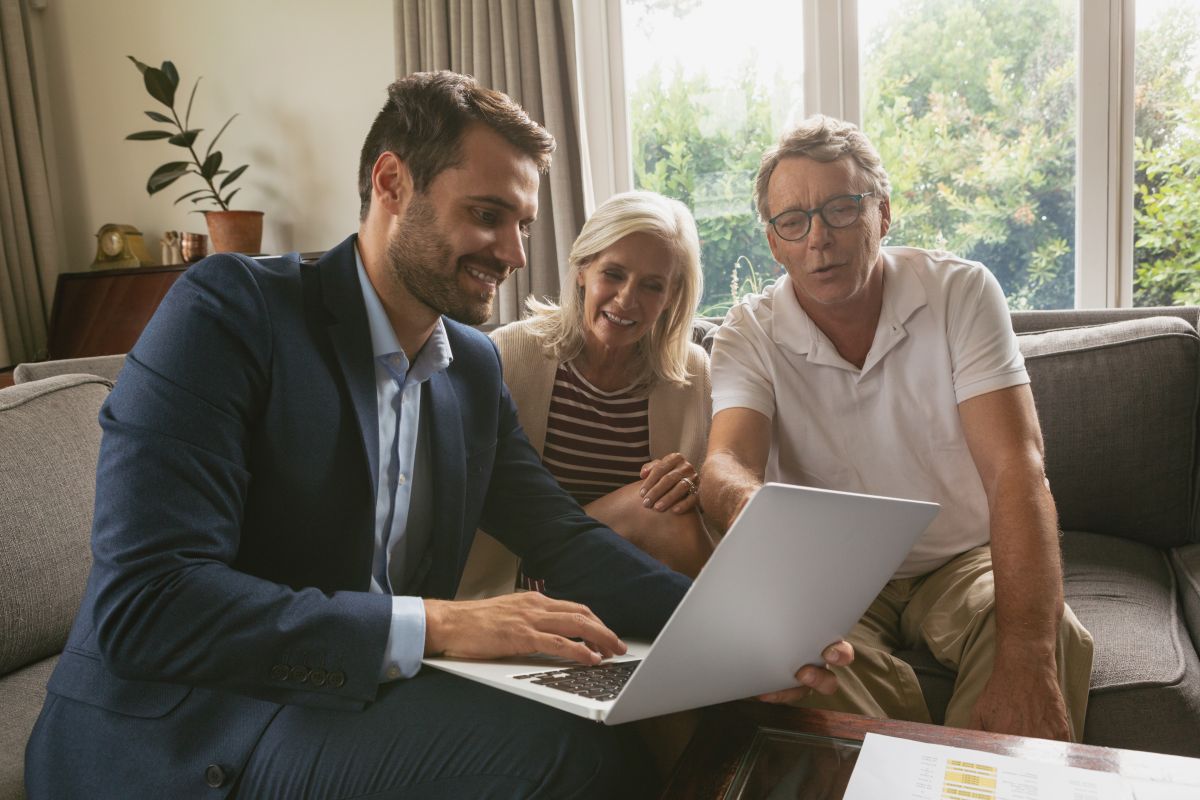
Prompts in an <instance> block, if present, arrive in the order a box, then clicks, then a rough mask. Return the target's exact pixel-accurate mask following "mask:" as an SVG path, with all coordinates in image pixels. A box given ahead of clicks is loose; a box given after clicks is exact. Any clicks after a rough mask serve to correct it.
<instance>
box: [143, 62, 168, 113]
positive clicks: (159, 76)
mask: <svg viewBox="0 0 1200 800" xmlns="http://www.w3.org/2000/svg"><path fill="white" fill-rule="evenodd" d="M142 77H143V78H145V80H146V91H147V92H149V93H150V96H151V97H153V98H154V99H155V100H157V101H158V102H160V103H162V104H163V105H164V106H166V107H167V108H174V107H175V87H174V86H173V85H172V84H171V79H170V78H168V77H167V75H166V73H165V72H163V71H162V70H161V69H155V68H154V67H146V69H145V70H144V71H143V72H142Z"/></svg>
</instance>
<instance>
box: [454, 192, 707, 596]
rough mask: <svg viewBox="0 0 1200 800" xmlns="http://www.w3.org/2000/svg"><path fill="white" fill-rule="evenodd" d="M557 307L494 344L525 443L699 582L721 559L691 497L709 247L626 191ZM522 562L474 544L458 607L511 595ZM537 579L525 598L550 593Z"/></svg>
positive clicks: (528, 581)
mask: <svg viewBox="0 0 1200 800" xmlns="http://www.w3.org/2000/svg"><path fill="white" fill-rule="evenodd" d="M563 286H564V287H565V288H564V291H563V293H562V296H561V298H560V300H559V303H558V304H557V305H556V304H552V303H542V302H537V301H536V300H533V299H531V300H530V301H529V303H528V306H529V309H530V311H531V316H530V317H528V318H527V319H524V320H522V321H520V322H516V323H512V324H510V325H506V326H504V327H503V328H500V329H498V330H496V331H494V332H493V333H492V339H493V340H494V341H495V342H496V346H497V347H498V348H499V350H500V355H501V358H502V361H503V364H504V380H505V382H506V383H507V384H508V386H509V389H510V391H511V392H512V396H513V400H514V402H515V403H516V405H517V412H518V415H519V417H520V421H521V425H522V427H524V429H525V433H526V434H527V435H528V437H529V441H530V443H532V444H533V446H534V448H535V449H536V450H537V451H538V453H539V454H541V456H542V461H543V463H544V464H545V465H546V467H547V468H548V469H549V470H550V472H551V473H552V474H553V475H554V476H555V478H556V479H557V480H558V482H559V484H560V485H561V486H562V487H563V488H564V489H565V490H566V491H567V492H569V493H570V494H571V495H572V496H574V497H575V499H576V500H578V501H579V503H580V504H581V505H582V506H583V507H584V510H586V511H587V512H588V513H589V514H590V515H591V516H593V517H595V518H596V519H598V520H600V521H601V522H604V523H605V524H606V525H608V526H609V527H611V528H612V529H613V530H615V531H616V532H617V533H619V534H621V535H622V536H624V537H625V538H627V539H629V540H630V541H631V542H633V543H634V544H636V545H638V546H639V547H641V548H642V549H643V550H645V551H646V552H647V553H649V554H650V555H652V556H654V557H655V558H657V559H659V560H660V561H663V562H664V563H666V564H667V565H669V566H671V567H672V568H674V569H676V570H679V571H681V572H684V573H686V574H689V575H693V576H694V575H695V574H696V573H697V572H699V570H700V567H701V566H703V564H704V562H705V560H706V559H707V558H708V556H709V554H710V553H711V552H712V547H713V544H712V539H711V538H710V537H709V535H708V532H707V531H706V530H705V528H704V523H703V521H702V519H701V516H700V513H699V506H698V503H697V498H696V487H697V485H698V484H697V481H698V474H699V473H698V468H699V466H700V460H701V459H702V458H703V455H704V451H705V445H706V442H707V439H708V424H709V418H710V416H711V405H712V400H711V397H710V394H711V383H710V379H709V365H708V356H707V354H706V353H705V352H704V350H703V348H701V347H699V346H698V345H696V344H693V343H692V341H691V331H692V316H693V314H694V313H695V309H696V304H697V303H698V301H699V299H700V293H701V286H702V277H701V273H700V242H699V237H698V236H697V234H696V223H695V221H694V220H693V219H692V216H691V213H690V212H689V211H688V210H687V207H686V206H684V205H683V204H682V203H680V202H678V201H676V200H671V199H669V198H666V197H663V196H662V195H659V194H655V193H653V192H626V193H623V194H618V195H615V196H614V197H612V198H610V199H609V200H608V201H607V202H605V203H604V204H603V205H601V206H600V207H599V208H598V209H596V212H595V213H594V214H593V215H592V217H591V218H590V219H589V220H588V221H587V222H586V223H585V224H584V226H583V230H582V231H581V232H580V234H579V238H577V239H576V240H575V244H574V246H573V247H572V248H571V254H570V257H569V266H568V269H567V274H566V276H565V277H564V280H563ZM517 573H518V570H517V564H516V559H515V557H513V556H511V555H510V554H508V552H507V551H506V550H504V549H503V548H502V547H500V545H499V544H497V543H496V542H494V541H492V540H490V537H484V536H482V535H477V536H476V544H475V546H474V548H473V549H472V552H471V556H470V558H469V561H468V565H467V569H466V573H465V574H464V576H463V582H462V584H461V585H462V589H461V590H460V594H459V597H477V596H483V595H486V594H494V593H498V592H504V591H512V589H513V587H514V585H517V581H516V578H517ZM536 578H537V576H528V577H527V578H525V579H524V581H523V586H524V588H541V587H540V586H539V585H538V583H537V581H536Z"/></svg>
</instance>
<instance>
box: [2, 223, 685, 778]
mask: <svg viewBox="0 0 1200 800" xmlns="http://www.w3.org/2000/svg"><path fill="white" fill-rule="evenodd" d="M354 241H355V237H353V236H352V237H350V238H349V239H347V240H346V241H344V242H343V243H342V244H340V245H339V246H338V247H336V248H335V249H333V250H331V251H329V253H327V254H326V255H325V256H324V257H323V258H322V259H321V260H320V261H319V262H317V263H316V264H315V265H303V264H300V262H299V260H298V259H297V258H295V257H294V256H293V257H283V258H277V259H268V260H264V261H262V262H256V261H253V260H251V259H249V258H246V257H243V256H233V255H219V256H213V257H211V258H209V259H206V260H205V261H203V262H201V263H199V264H197V265H195V266H193V267H192V268H191V269H189V270H188V271H187V272H186V273H185V274H184V275H183V276H182V277H181V278H180V279H179V281H177V282H176V284H175V285H174V287H173V288H172V289H171V291H170V292H169V293H168V295H167V297H166V298H165V299H164V301H163V303H162V305H161V306H160V308H159V309H158V311H157V313H156V314H155V316H154V318H153V319H152V320H151V322H150V324H149V325H148V326H147V328H146V330H145V332H144V333H143V335H142V337H141V339H139V341H138V343H137V345H136V346H135V347H134V348H133V350H132V351H131V352H130V353H129V357H128V358H127V360H126V364H125V367H124V369H123V371H122V373H121V376H120V380H119V382H118V383H117V385H116V387H115V388H114V390H113V392H112V394H111V395H110V397H109V399H108V401H107V402H106V403H105V405H104V407H103V409H102V410H101V412H100V423H101V426H102V428H103V431H104V434H103V440H102V443H101V448H100V459H99V464H98V466H97V478H96V508H95V519H94V523H93V531H92V550H93V557H94V561H93V566H92V571H91V574H90V576H89V579H88V584H87V589H86V592H85V595H84V599H83V604H82V606H81V608H80V611H79V615H78V617H77V618H76V621H75V625H74V628H73V629H72V632H71V635H70V638H69V640H68V642H67V645H66V648H65V650H64V651H63V655H62V657H61V659H60V661H59V663H58V665H57V667H56V669H55V671H54V674H53V676H52V677H51V679H50V684H49V694H48V697H47V702H46V705H45V707H44V708H43V711H42V716H41V718H40V720H39V722H38V726H37V728H36V729H35V731H34V735H33V737H32V738H31V740H30V743H29V747H28V749H27V753H26V781H27V784H28V786H29V789H30V793H31V796H32V797H38V796H40V793H43V792H44V793H47V794H48V793H50V792H52V791H58V790H60V789H61V788H62V787H70V789H71V791H72V793H74V792H76V791H77V792H79V793H80V794H81V795H82V794H83V793H84V792H86V794H87V795H88V796H92V797H106V796H114V797H131V796H164V797H165V796H170V797H186V796H191V795H201V796H207V797H212V796H216V794H215V793H214V792H213V791H212V790H211V789H209V788H207V786H205V783H204V773H205V768H206V766H207V765H209V764H220V765H223V766H224V767H225V768H226V769H227V770H232V772H234V773H236V772H237V770H238V769H239V768H240V766H241V765H242V764H244V763H245V761H246V759H247V758H248V756H249V754H250V752H251V750H252V748H253V745H254V742H255V741H256V740H257V738H258V736H259V735H260V733H261V732H262V730H263V729H264V728H265V726H267V725H268V724H269V723H270V720H271V718H272V716H273V715H274V714H275V713H276V712H277V711H278V709H279V708H280V704H285V703H287V704H290V703H299V704H305V705H310V706H326V707H333V708H339V709H346V710H350V711H353V710H354V709H359V708H362V707H363V706H364V704H366V703H369V702H371V701H372V699H373V698H374V697H375V694H376V691H377V689H378V685H379V684H378V682H379V672H380V668H381V665H382V663H383V658H384V648H385V644H386V641H387V636H388V630H389V624H390V614H391V600H390V598H389V597H387V596H384V595H379V594H370V593H368V587H369V582H370V575H371V560H372V548H373V541H374V524H375V515H374V497H375V490H376V487H375V485H374V483H375V480H376V476H377V474H378V469H377V466H378V463H379V453H378V430H377V418H376V408H375V402H376V401H375V368H374V362H373V359H372V349H371V338H370V333H369V330H368V327H367V321H366V313H365V310H364V306H363V300H362V294H361V291H360V288H359V284H358V279H357V275H356V267H355V259H354ZM445 325H446V333H447V336H448V338H449V341H450V346H451V349H452V351H453V355H454V360H453V362H452V363H451V365H450V366H449V368H447V369H446V370H445V371H444V372H442V373H439V374H437V375H434V376H433V377H432V378H430V380H429V381H428V382H427V383H426V384H425V386H424V389H423V391H424V395H423V405H422V407H423V409H424V411H423V413H428V414H429V415H430V433H431V443H432V447H431V452H432V455H433V464H432V468H433V471H434V476H433V495H434V519H433V529H432V537H431V544H430V554H429V557H428V569H427V570H426V571H425V573H424V578H423V585H422V587H421V589H420V591H419V592H417V593H419V594H421V595H423V596H426V597H438V598H452V597H453V596H454V594H455V591H456V589H457V585H458V580H459V577H460V575H461V572H462V568H463V564H464V562H465V560H466V556H467V553H468V551H469V549H470V545H471V542H472V538H473V536H474V532H475V530H476V529H477V528H480V527H482V528H484V529H486V530H488V531H490V532H491V533H492V534H493V535H495V536H496V537H497V538H498V539H499V540H500V541H501V542H503V543H504V544H505V545H506V546H507V547H508V548H509V549H511V550H512V551H513V552H514V553H516V554H517V555H519V556H520V557H521V558H523V559H524V560H525V561H526V562H528V564H529V570H530V572H531V573H532V574H537V575H544V576H546V577H547V588H548V592H549V593H551V594H554V595H556V596H560V597H566V598H570V599H573V600H576V601H579V602H582V603H585V604H587V605H588V606H590V607H591V608H592V609H593V610H594V611H595V612H596V613H597V615H598V616H600V618H601V619H603V620H604V621H605V623H606V624H608V625H609V627H611V628H613V629H614V630H616V631H617V632H618V633H621V634H623V635H629V636H639V637H653V636H654V635H655V634H656V633H657V632H658V630H659V629H660V628H661V627H662V625H663V624H664V623H665V622H666V619H667V617H668V616H669V615H670V613H671V611H672V610H673V609H674V607H675V605H676V604H677V603H678V601H679V599H680V598H681V597H682V596H683V593H684V592H685V591H686V588H687V585H688V582H687V579H686V578H684V577H682V576H680V575H678V574H676V573H674V572H671V571H670V570H667V569H666V568H664V567H662V566H661V565H660V564H658V562H656V561H653V560H652V559H650V558H649V557H647V556H645V555H644V554H643V553H641V551H639V550H637V549H636V548H634V547H632V546H631V545H629V544H628V543H627V542H625V541H624V540H623V539H621V538H620V537H618V536H617V535H616V534H614V533H613V532H612V531H610V530H608V529H607V528H604V527H602V526H601V525H599V523H597V522H595V521H594V520H592V519H591V518H589V517H587V516H586V515H585V514H584V513H583V512H582V510H581V509H580V508H579V506H578V505H577V504H576V503H575V502H574V501H573V500H571V498H570V497H569V496H568V495H566V494H565V493H564V492H563V491H561V490H560V489H559V487H558V485H557V484H556V483H555V481H554V479H553V477H551V476H550V474H549V473H548V472H546V470H545V469H544V468H543V467H542V466H541V463H540V460H539V459H538V457H537V455H536V453H535V452H534V451H533V449H532V448H531V447H530V445H529V443H528V441H527V440H526V438H525V435H524V433H523V432H522V431H521V428H520V426H519V424H518V422H517V414H516V410H515V408H514V406H513V403H512V401H511V399H510V398H509V393H508V390H507V388H506V387H505V386H504V384H503V382H502V380H501V372H500V362H499V356H498V355H497V353H496V350H495V347H494V346H493V345H492V343H491V342H490V341H489V340H488V339H487V337H485V336H483V335H482V334H480V333H479V332H477V331H475V330H473V329H471V328H469V327H467V326H463V325H459V324H457V323H454V322H452V321H449V320H446V321H445ZM301 675H304V676H309V675H311V676H314V677H315V676H318V675H319V676H321V677H322V678H323V680H320V681H318V680H316V679H313V680H308V679H305V680H303V681H300V680H299V678H300V676H301ZM398 724H403V722H402V721H398ZM55 787H57V788H55ZM226 788H227V787H226Z"/></svg>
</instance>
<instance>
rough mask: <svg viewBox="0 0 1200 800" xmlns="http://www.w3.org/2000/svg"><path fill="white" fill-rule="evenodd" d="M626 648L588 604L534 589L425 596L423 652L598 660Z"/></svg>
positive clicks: (619, 653) (588, 662)
mask: <svg viewBox="0 0 1200 800" xmlns="http://www.w3.org/2000/svg"><path fill="white" fill-rule="evenodd" d="M574 639H581V640H582V641H573V640H574ZM625 649H626V648H625V643H624V642H622V641H621V640H620V639H619V638H617V635H616V634H615V633H613V632H612V631H610V630H609V629H608V628H607V627H605V625H604V623H603V622H601V621H600V618H599V617H597V616H596V615H595V614H593V613H592V611H591V609H589V608H588V607H587V606H583V605H580V604H579V603H572V602H569V601H566V600H553V599H551V598H549V597H546V596H545V595H543V594H540V593H538V592H520V593H517V594H506V595H501V596H499V597H490V598H488V599H486V600H462V601H449V600H430V599H426V600H425V655H436V654H440V655H447V656H457V657H460V658H502V657H504V656H516V655H524V654H526V653H546V654H548V655H553V656H560V657H562V658H567V659H570V660H572V661H577V662H579V663H581V664H598V663H600V661H601V660H602V659H605V658H609V657H611V656H614V655H624V654H625Z"/></svg>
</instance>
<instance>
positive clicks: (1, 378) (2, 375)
mask: <svg viewBox="0 0 1200 800" xmlns="http://www.w3.org/2000/svg"><path fill="white" fill-rule="evenodd" d="M12 385H13V377H12V370H11V369H5V370H0V389H3V388H4V387H5V386H12Z"/></svg>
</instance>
